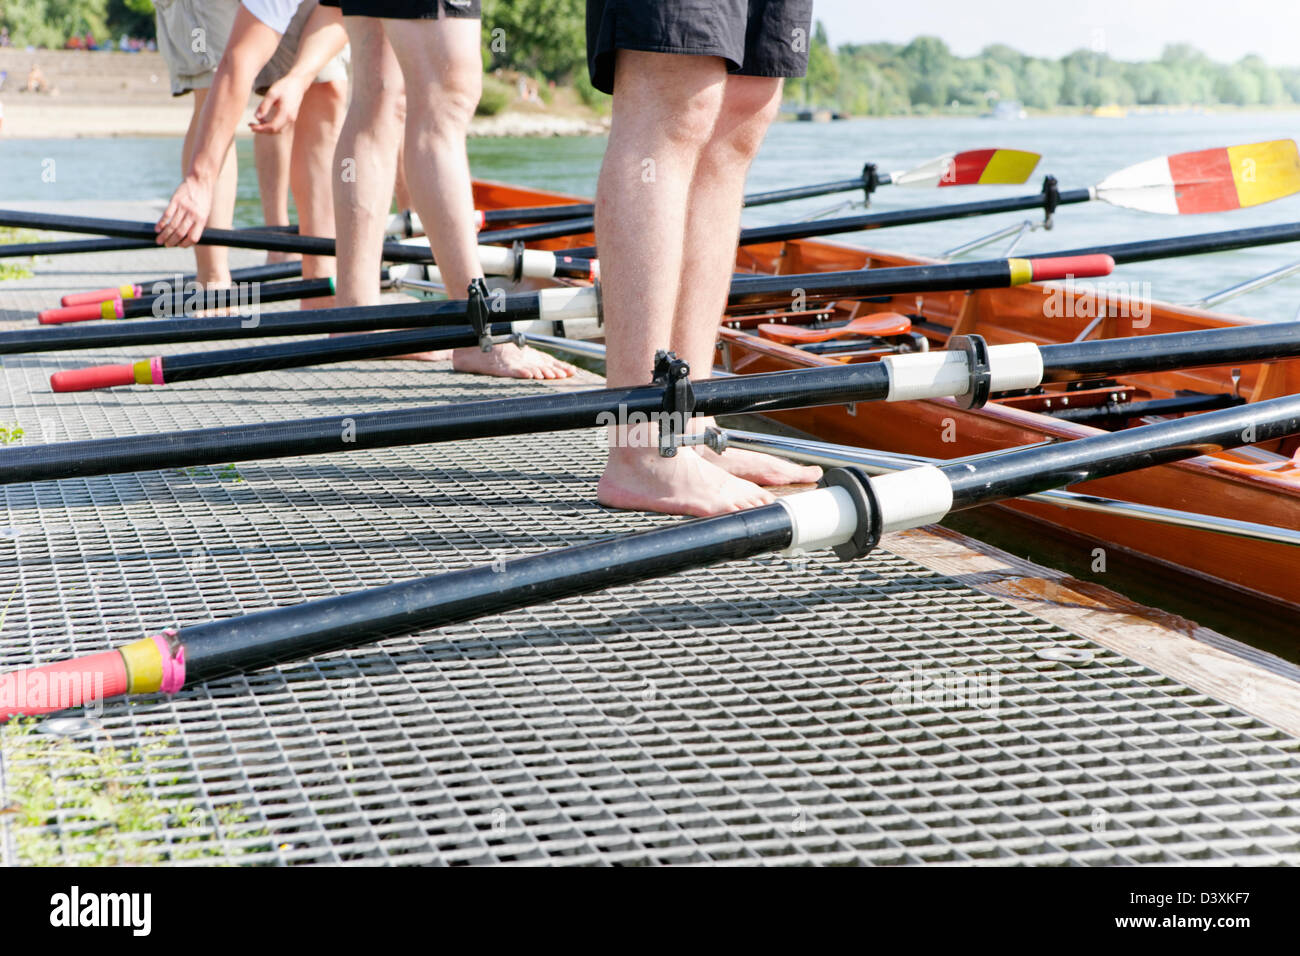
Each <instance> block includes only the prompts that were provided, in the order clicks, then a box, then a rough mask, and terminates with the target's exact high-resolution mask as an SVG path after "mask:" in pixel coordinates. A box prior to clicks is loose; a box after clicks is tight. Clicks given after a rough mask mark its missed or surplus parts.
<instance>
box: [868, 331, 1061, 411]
mask: <svg viewBox="0 0 1300 956" xmlns="http://www.w3.org/2000/svg"><path fill="white" fill-rule="evenodd" d="M880 362H881V364H882V365H884V366H885V367H886V368H887V369H889V394H888V395H887V396H886V399H885V400H886V401H889V402H914V401H917V400H919V399H923V398H946V397H949V396H953V395H965V394H966V392H968V391H969V390H970V369H969V367H968V366H967V364H966V353H965V352H959V351H955V350H954V351H947V350H944V351H939V352H909V353H908V354H906V355H886V356H885V357H884V358H882V359H881V360H880ZM989 375H990V379H991V380H990V383H989V390H990V391H993V392H1006V391H1013V390H1015V389H1020V388H1034V387H1035V386H1037V385H1041V384H1042V381H1043V356H1042V353H1040V352H1039V351H1038V346H1036V345H1034V344H1032V343H1029V342H1017V343H1014V344H1011V345H994V346H990V348H989Z"/></svg>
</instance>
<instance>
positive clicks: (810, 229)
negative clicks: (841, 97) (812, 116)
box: [479, 189, 1105, 251]
mask: <svg viewBox="0 0 1300 956" xmlns="http://www.w3.org/2000/svg"><path fill="white" fill-rule="evenodd" d="M1091 199H1092V192H1091V191H1090V190H1087V189H1071V190H1067V191H1065V192H1063V193H1060V194H1059V198H1058V199H1057V200H1056V203H1055V204H1056V205H1057V206H1069V205H1073V204H1075V203H1084V202H1089V201H1090V200H1091ZM1045 202H1046V199H1045V194H1043V193H1035V194H1033V195H1030V196H1019V197H1015V198H1011V199H987V200H983V201H981V202H969V203H955V204H952V205H945V206H925V207H923V208H920V209H898V210H894V211H891V212H874V213H866V214H864V215H861V216H843V217H840V218H838V219H814V220H811V221H809V222H796V223H783V224H781V225H776V226H754V227H750V228H748V229H742V230H741V231H740V244H741V245H742V246H752V245H758V244H760V243H764V242H785V241H788V240H792V239H811V238H814V237H816V236H834V235H838V234H840V233H843V232H862V231H864V230H868V229H887V228H890V227H893V226H914V225H919V224H921V223H926V222H947V221H949V220H952V219H966V218H969V217H971V216H991V215H995V214H997V213H1004V212H1023V211H1024V210H1026V209H1042V208H1043V207H1044V204H1045ZM594 228H595V223H594V221H593V220H592V219H591V218H590V217H582V218H574V219H565V220H561V221H560V222H552V223H545V224H543V225H538V226H523V227H520V228H518V229H494V230H491V231H488V232H482V233H479V241H480V242H484V243H509V242H531V241H534V240H541V239H556V238H559V237H561V236H576V235H582V234H585V233H589V232H591V231H592V230H593V229H594ZM1102 251H1105V250H1102Z"/></svg>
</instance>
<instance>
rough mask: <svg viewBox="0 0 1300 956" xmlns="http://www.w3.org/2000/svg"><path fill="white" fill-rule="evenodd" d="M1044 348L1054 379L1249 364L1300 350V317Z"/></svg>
mask: <svg viewBox="0 0 1300 956" xmlns="http://www.w3.org/2000/svg"><path fill="white" fill-rule="evenodd" d="M1039 351H1040V353H1041V354H1042V357H1043V372H1044V379H1045V380H1046V381H1049V382H1066V381H1074V380H1077V379H1082V378H1100V377H1107V378H1110V377H1114V376H1119V375H1141V374H1150V373H1154V372H1172V371H1177V370H1179V369H1186V368H1198V367H1205V366H1212V365H1237V364H1241V365H1249V364H1255V363H1259V362H1267V361H1270V360H1272V359H1282V358H1295V357H1296V356H1297V355H1300V322H1275V323H1274V322H1261V323H1260V324H1258V325H1240V326H1232V327H1228V328H1222V329H1202V330H1197V331H1191V332H1163V333H1160V334H1158V335H1132V336H1125V337H1123V338H1118V339H1097V340H1095V341H1090V342H1063V343H1061V344H1058V345H1044V346H1041V347H1040V349H1039Z"/></svg>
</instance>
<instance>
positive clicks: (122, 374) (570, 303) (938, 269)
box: [0, 256, 1112, 392]
mask: <svg viewBox="0 0 1300 956" xmlns="http://www.w3.org/2000/svg"><path fill="white" fill-rule="evenodd" d="M1111 269H1112V263H1111V261H1110V259H1109V258H1108V257H1106V256H1093V257H1090V258H1087V259H1037V260H1029V259H992V260H989V261H987V262H973V263H958V264H949V265H938V266H907V267H904V268H899V269H870V270H866V269H859V270H850V271H845V272H816V273H808V274H804V275H778V276H738V277H736V278H735V279H733V281H732V285H731V293H730V296H729V298H728V309H729V310H737V311H741V310H751V311H752V310H754V309H764V308H771V307H773V306H784V305H787V304H788V303H789V302H790V301H791V299H792V298H793V297H799V298H801V299H803V300H804V301H805V302H807V303H809V304H819V303H825V302H834V301H837V300H840V299H847V298H869V297H872V296H876V295H888V294H897V293H901V292H939V291H946V290H954V289H960V290H966V289H981V288H1005V287H1008V286H1015V285H1023V284H1025V283H1028V282H1033V281H1046V280H1050V279H1062V278H1066V277H1067V276H1078V277H1094V276H1102V275H1107V274H1109V272H1110V271H1111ZM469 291H470V296H469V298H467V299H465V300H459V301H460V309H459V311H457V310H456V309H454V308H448V307H444V308H442V309H439V310H438V311H437V312H436V313H434V314H436V315H437V317H438V318H439V319H440V321H439V322H438V323H437V324H440V325H452V324H456V323H457V322H459V324H461V325H465V324H466V323H468V324H470V325H471V326H472V327H473V330H474V332H475V336H474V337H473V338H472V339H471V340H470V341H468V342H466V343H465V344H467V345H471V344H473V343H474V341H478V342H479V343H480V345H481V346H482V347H484V348H485V349H487V348H490V347H491V341H492V339H494V338H499V337H500V336H501V335H502V334H503V332H502V331H501V330H500V329H499V328H496V329H488V328H487V326H488V325H489V324H492V323H496V324H498V325H499V324H500V323H502V322H507V321H519V320H520V318H521V316H520V313H521V311H523V309H521V308H517V307H516V306H515V303H516V302H519V301H520V300H519V297H516V296H508V295H504V294H502V295H500V296H495V295H494V294H493V293H490V292H489V291H488V290H487V288H486V286H484V285H483V284H482V281H481V280H476V282H475V283H474V284H472V285H471V286H470V290H469ZM566 292H567V293H569V295H568V297H567V298H566V299H565V300H564V302H563V315H560V316H559V317H561V318H563V317H568V318H578V317H579V315H578V312H579V311H581V309H582V306H581V303H582V302H583V301H585V302H586V303H587V308H588V311H589V314H590V315H591V316H598V315H599V291H598V289H596V288H591V289H574V290H557V289H543V290H540V292H538V293H532V294H525V295H526V296H528V298H526V299H525V300H524V301H525V302H534V301H535V302H536V303H537V304H538V307H539V310H540V309H541V308H542V307H545V306H546V305H547V304H548V302H549V300H548V299H547V298H546V297H545V295H544V294H545V293H550V294H551V295H552V296H554V295H556V294H560V293H566ZM329 311H330V312H334V313H341V317H343V318H347V317H348V314H349V313H350V312H351V313H354V312H355V311H356V310H329ZM322 312H324V310H321V312H317V313H316V315H315V316H314V317H313V318H311V319H308V320H307V321H308V322H310V323H315V324H319V323H321V322H322V321H328V319H329V318H330V316H326V317H325V318H324V319H322V317H321V314H322ZM555 317H557V313H556V312H555V311H552V312H551V314H549V315H543V314H542V313H541V312H540V311H539V312H538V314H536V315H534V316H532V317H530V318H533V319H536V318H542V319H545V318H555ZM192 321H195V320H187V321H186V322H185V323H180V324H182V325H189V324H190V322H192ZM276 323H277V317H276V316H269V315H268V316H266V317H264V318H261V317H259V319H258V321H257V323H248V324H249V325H250V328H249V329H246V330H245V331H249V332H252V333H256V332H257V331H259V330H261V331H263V332H264V326H265V325H267V324H276ZM241 324H243V323H241ZM422 324H432V323H431V322H430V323H422ZM296 327H297V328H299V329H301V327H302V326H301V325H297V326H296ZM469 331H470V330H468V329H462V330H461V332H462V333H468V332H469ZM0 335H2V334H0ZM28 341H30V337H29V338H28ZM456 341H460V340H459V339H457V340H456ZM448 342H449V340H448V332H447V331H446V330H432V329H405V330H400V331H392V332H376V333H370V334H366V335H354V336H348V337H347V338H338V339H328V340H324V341H317V342H295V343H292V344H291V345H282V344H275V345H259V346H247V347H243V348H233V349H222V350H219V351H208V352H195V353H192V354H186V355H159V356H154V357H152V358H149V359H142V360H139V361H137V362H134V363H130V364H121V365H100V366H93V367H91V368H84V369H74V370H69V371H64V372H56V373H55V374H54V375H53V376H51V378H50V384H51V386H52V387H53V388H54V390H55V391H59V392H67V391H85V390H88V389H95V388H111V387H115V386H122V385H165V384H173V383H176V382H181V381H194V380H196V379H201V378H214V377H218V376H224V375H235V374H240V373H244V372H262V371H269V370H272V369H285V368H304V367H308V366H313V365H322V364H327V363H332V362H349V361H356V360H361V359H372V358H382V357H386V356H394V355H406V354H409V353H411V352H420V351H427V350H435V349H443V348H456V347H459V346H457V345H451V344H448ZM3 347H4V342H3V338H2V337H0V350H2V349H3Z"/></svg>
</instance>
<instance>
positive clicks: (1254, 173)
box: [1093, 139, 1300, 216]
mask: <svg viewBox="0 0 1300 956" xmlns="http://www.w3.org/2000/svg"><path fill="white" fill-rule="evenodd" d="M1093 191H1094V193H1095V195H1096V197H1097V198H1098V199H1102V200H1105V201H1106V202H1108V203H1110V204H1111V205H1114V206H1123V207H1124V208H1126V209H1139V210H1142V211H1143V212H1155V213H1163V214H1165V215H1171V216H1176V215H1186V214H1189V213H1202V212H1229V211H1231V210H1233V209H1242V208H1244V207H1246V206H1258V205H1260V204H1261V203H1266V202H1272V201H1273V200H1274V199H1282V198H1283V197H1285V196H1290V195H1293V194H1295V193H1297V192H1300V152H1297V149H1296V142H1295V140H1293V139H1279V140H1274V141H1272V142H1268V143H1249V144H1246V145H1244V146H1220V147H1218V148H1216V149H1203V150H1197V151H1195V152H1190V153H1176V154H1174V155H1173V156H1161V157H1160V158H1158V159H1149V160H1147V161H1146V162H1142V163H1138V164H1136V165H1134V166H1129V167H1128V168H1127V169H1121V170H1120V171H1119V172H1117V173H1112V174H1111V175H1109V176H1107V177H1106V178H1105V179H1104V180H1102V181H1101V182H1100V183H1099V184H1098V185H1097V186H1096V187H1095V188H1094V190H1093Z"/></svg>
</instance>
